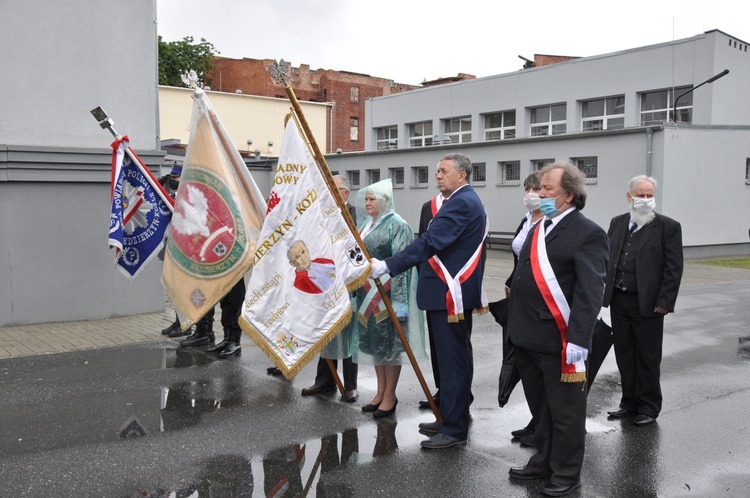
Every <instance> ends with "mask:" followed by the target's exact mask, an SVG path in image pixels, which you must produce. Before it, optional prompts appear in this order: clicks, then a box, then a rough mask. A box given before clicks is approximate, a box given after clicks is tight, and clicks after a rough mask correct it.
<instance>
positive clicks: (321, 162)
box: [269, 59, 443, 424]
mask: <svg viewBox="0 0 750 498" xmlns="http://www.w3.org/2000/svg"><path fill="white" fill-rule="evenodd" d="M288 70H289V68H288V66H287V64H286V62H285V61H284V60H283V59H282V60H281V61H280V62H279V63H277V64H274V65H272V66H271V67H270V68H269V72H270V73H271V76H272V77H273V78H274V79H276V80H280V81H281V82H282V83H283V84H284V88H285V90H286V94H287V96H288V97H289V100H290V101H291V103H292V109H293V110H294V116H295V118H296V119H297V120H298V122H299V124H300V126H301V127H302V130H303V131H304V134H305V137H306V138H307V141H308V144H309V145H310V148H311V149H312V151H313V155H314V157H315V160H316V162H317V164H318V169H319V170H320V172H321V173H322V174H323V178H325V181H326V184H327V185H328V189H329V190H330V191H331V193H332V194H333V198H334V199H336V204H338V206H339V209H340V210H341V214H343V216H344V219H345V220H346V224H347V225H348V226H349V229H350V230H351V232H352V235H354V239H355V240H356V241H357V244H359V247H360V248H361V249H362V253H363V254H364V255H365V257H366V258H367V261H371V260H372V258H371V257H370V253H369V252H368V251H367V248H366V247H365V244H364V242H363V241H362V238H361V237H360V235H359V231H358V230H357V227H356V225H355V223H354V220H353V219H352V217H351V215H350V214H349V210H348V209H346V204H345V203H344V199H343V197H341V193H340V192H339V191H338V189H337V188H336V186H335V183H334V181H333V175H331V170H330V168H328V163H327V162H326V160H325V157H324V156H323V153H322V152H321V151H320V147H318V144H317V142H316V141H315V137H313V134H312V131H311V130H310V126H309V125H308V124H307V120H306V119H305V115H304V113H303V112H302V108H301V107H300V105H299V101H298V100H297V96H296V95H295V94H294V89H292V86H291V84H290V83H289V82H288ZM374 281H375V285H376V286H377V288H378V292H379V293H380V296H381V298H382V300H383V304H385V307H386V309H387V310H388V315H389V316H390V317H391V322H393V326H394V328H395V329H396V332H397V333H398V335H399V338H400V339H401V343H402V344H403V345H404V350H405V351H406V354H407V356H408V357H409V361H410V362H411V366H412V368H414V373H416V374H417V378H418V379H419V383H420V384H421V386H422V390H423V391H424V393H425V396H427V402H428V403H429V404H430V408H431V409H432V412H433V413H434V414H435V418H436V419H437V422H438V424H441V423H442V422H443V419H442V417H441V416H440V412H439V411H438V408H437V405H436V404H435V400H434V399H433V398H432V394H431V393H430V388H429V387H427V383H426V382H425V380H424V376H423V375H422V370H421V369H420V368H419V364H417V359H416V358H415V357H414V352H413V351H412V349H411V346H410V345H409V341H408V340H407V339H406V334H404V329H403V328H402V327H401V322H399V320H398V317H397V316H396V311H395V310H394V309H393V305H392V304H391V300H390V299H389V298H388V294H387V293H386V291H385V288H384V287H383V284H382V283H381V282H380V279H379V278H376V279H374ZM329 361H330V360H329ZM332 366H333V365H332V362H331V363H330V364H329V367H332ZM332 370H334V369H332ZM334 371H335V370H334ZM336 379H337V380H338V374H337V375H336ZM340 382H341V381H340V380H338V383H339V385H340ZM339 388H340V389H342V387H339Z"/></svg>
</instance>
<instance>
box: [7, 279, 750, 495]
mask: <svg viewBox="0 0 750 498" xmlns="http://www.w3.org/2000/svg"><path fill="white" fill-rule="evenodd" d="M746 272H747V271H746ZM745 276H747V278H745ZM490 296H491V299H492V293H491V294H490ZM749 303H750V272H747V273H744V274H743V277H742V278H741V279H731V278H730V279H727V281H717V282H704V281H701V280H700V279H693V280H690V281H688V282H685V283H683V287H682V290H681V292H680V297H679V299H678V308H677V310H676V313H675V314H673V315H669V316H668V317H667V319H666V322H665V330H666V334H665V341H664V360H663V362H662V388H663V391H664V409H663V411H662V413H661V415H660V417H659V419H658V421H657V423H656V424H652V425H650V426H644V427H635V426H634V425H633V424H632V419H624V420H608V419H607V413H606V412H607V411H608V410H612V409H615V408H616V407H617V406H618V402H619V395H620V391H619V376H618V374H617V369H616V365H615V361H614V353H613V352H612V351H611V352H610V354H609V356H608V357H607V359H606V361H605V363H604V365H603V366H602V368H601V370H600V371H599V374H598V376H597V378H596V380H595V382H594V384H593V386H592V389H591V392H590V395H589V404H588V419H587V431H588V435H587V439H586V456H585V462H584V466H583V474H582V482H583V486H582V488H581V489H580V490H579V491H577V492H575V493H573V494H572V495H571V496H586V497H589V496H590V497H649V496H664V497H672V496H680V497H681V496H696V497H698V496H701V497H702V496H711V497H718V496H737V497H746V496H750V417H749V416H748V411H749V410H750V389H749V388H748V385H749V384H750V342H747V343H744V344H743V343H740V341H738V338H739V337H741V336H750V306H749ZM156 333H157V334H158V332H156ZM472 342H473V344H474V356H475V376H474V384H473V392H474V395H475V402H474V404H473V405H472V409H471V412H472V419H473V421H472V426H471V429H470V434H469V442H468V444H467V445H466V446H465V447H463V448H451V449H447V450H423V449H421V448H420V446H419V441H421V440H422V439H424V436H422V435H420V434H419V433H418V432H417V424H418V423H420V422H425V421H431V420H433V417H432V415H431V413H430V412H429V411H425V410H420V409H419V408H418V407H417V402H418V401H419V400H420V399H423V394H422V393H421V389H420V386H419V383H418V381H417V379H416V376H415V374H414V373H413V372H412V371H411V370H410V369H409V368H408V367H405V368H404V371H403V373H402V375H401V381H400V383H399V387H398V395H399V404H398V408H397V410H396V413H395V415H394V416H393V417H391V418H386V419H380V420H377V421H376V420H374V419H373V418H372V417H371V416H368V415H367V414H365V413H363V412H362V411H361V410H360V408H361V406H363V405H364V404H367V403H368V402H369V400H370V399H371V397H372V396H373V395H374V392H375V376H374V371H373V370H372V367H368V366H361V367H360V375H359V391H360V394H361V397H360V399H359V400H358V401H357V402H355V403H352V404H350V403H346V402H344V401H342V400H341V399H340V397H339V395H338V394H331V395H318V396H311V397H302V396H300V390H301V388H302V387H305V386H308V385H311V384H312V383H313V378H314V375H315V364H314V363H313V364H311V365H309V366H308V367H306V368H305V369H304V370H303V372H302V373H301V374H300V375H298V376H297V377H296V378H295V379H293V380H292V381H288V380H285V379H284V378H283V377H273V376H270V375H268V374H267V373H266V367H268V366H270V362H269V360H268V359H267V358H266V357H265V356H264V355H263V353H262V352H260V350H258V348H256V347H255V346H254V345H253V344H252V342H251V341H249V339H247V338H243V353H242V356H241V357H240V358H234V359H229V360H219V359H217V358H216V357H214V356H211V355H207V354H206V353H204V352H203V351H202V348H200V349H187V348H180V347H179V346H178V344H177V341H176V340H164V341H161V342H152V343H143V344H133V345H126V346H119V347H111V348H99V349H90V350H85V351H75V352H68V353H57V354H47V355H37V356H26V357H19V358H6V359H2V360H0V413H2V419H1V421H0V496H2V497H20V496H30V497H49V496H54V497H57V496H60V497H69V496H76V497H79V496H92V497H105V496H106V497H208V496H210V497H223V496H321V497H322V496H336V497H344V496H356V497H369V496H373V497H379V496H382V497H401V496H403V497H407V496H408V497H411V496H446V497H452V496H458V497H463V496H467V497H469V496H471V497H475V496H479V497H485V496H486V497H490V496H501V497H526V496H539V489H541V486H542V484H543V482H534V481H531V482H525V483H516V482H513V481H510V480H509V479H508V469H509V468H510V467H511V466H521V465H523V464H525V462H526V461H527V459H528V458H529V457H530V455H531V452H532V451H533V450H531V449H528V448H522V447H520V445H519V444H518V442H512V441H511V439H510V431H511V430H514V429H519V428H521V427H523V426H525V424H526V423H527V422H528V419H529V412H528V409H527V408H526V405H525V401H524V398H523V392H522V389H521V386H520V385H519V386H518V387H517V388H516V390H515V391H514V393H513V395H512V396H511V399H510V402H509V403H508V405H506V406H505V407H503V408H499V407H498V404H497V378H498V374H499V371H500V358H501V350H500V344H501V337H500V328H499V326H498V325H497V324H495V322H494V320H493V319H492V317H491V316H490V315H485V316H482V317H477V318H475V321H474V333H473V338H472ZM422 368H423V373H424V376H425V378H426V379H427V381H428V384H429V385H432V374H431V371H430V368H429V363H425V364H423V365H422Z"/></svg>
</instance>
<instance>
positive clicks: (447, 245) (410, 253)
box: [372, 154, 487, 448]
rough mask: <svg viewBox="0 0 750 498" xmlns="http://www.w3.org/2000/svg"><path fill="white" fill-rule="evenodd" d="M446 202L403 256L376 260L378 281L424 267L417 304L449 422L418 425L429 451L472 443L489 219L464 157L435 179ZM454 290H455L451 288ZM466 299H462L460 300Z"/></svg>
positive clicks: (444, 165)
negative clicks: (475, 346)
mask: <svg viewBox="0 0 750 498" xmlns="http://www.w3.org/2000/svg"><path fill="white" fill-rule="evenodd" d="M435 178H436V180H437V184H438V189H439V190H440V192H441V193H442V194H443V196H444V197H445V198H446V200H445V201H444V203H443V206H442V207H441V208H440V210H439V211H438V213H437V215H435V217H434V218H433V219H432V222H431V223H430V224H429V227H428V228H427V231H426V232H425V233H423V234H422V235H421V236H420V237H418V238H417V239H416V240H415V241H414V242H412V243H411V244H409V245H408V246H406V247H405V248H404V249H403V250H402V251H401V252H399V253H398V254H395V255H394V256H392V257H390V258H388V259H386V260H385V261H378V260H376V259H373V262H372V263H373V278H378V277H379V276H380V275H383V274H384V273H391V275H398V274H399V273H401V272H403V271H405V270H407V269H409V268H411V267H413V266H415V265H418V264H420V265H421V266H420V268H419V281H418V283H417V304H418V306H419V309H422V310H426V311H427V320H428V321H429V322H430V324H431V326H432V332H433V335H434V340H435V348H436V351H437V357H438V364H439V369H440V406H439V409H440V415H441V417H442V419H443V423H442V424H440V425H438V424H437V422H432V423H426V424H420V429H421V430H422V432H424V433H425V434H431V437H430V438H429V439H427V440H425V441H422V443H421V445H422V447H424V448H448V447H451V446H456V445H463V444H465V443H466V438H467V436H468V431H469V404H470V402H471V399H470V397H471V381H472V370H473V368H472V364H471V362H472V350H471V324H472V310H474V309H482V307H483V304H482V302H483V300H482V277H483V274H484V265H483V262H482V252H483V250H484V239H485V236H486V233H487V214H486V212H485V210H484V206H483V205H482V201H481V200H480V199H479V196H478V195H477V193H476V192H475V191H474V189H472V188H471V186H470V185H469V181H470V178H471V160H470V159H469V158H468V157H467V156H465V155H463V154H450V155H447V156H444V157H443V158H442V159H441V160H440V162H439V163H438V167H437V172H436V174H435ZM449 284H450V287H449ZM458 296H461V299H458Z"/></svg>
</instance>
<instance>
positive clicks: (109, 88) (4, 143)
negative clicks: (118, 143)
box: [0, 0, 164, 326]
mask: <svg viewBox="0 0 750 498" xmlns="http://www.w3.org/2000/svg"><path fill="white" fill-rule="evenodd" d="M154 7H155V4H154V1H153V0H133V1H131V2H127V4H123V3H122V2H117V1H115V0H102V1H98V2H53V1H50V0H44V1H39V2H25V1H22V0H5V1H3V2H2V9H1V13H0V66H2V68H3V70H2V71H0V89H1V90H2V98H0V326H5V325H16V324H26V323H39V322H50V321H67V320H84V319H99V318H107V317H112V316H120V315H128V314H134V313H145V312H153V311H157V310H160V309H164V291H163V289H162V286H161V283H160V281H159V280H160V275H161V269H160V265H159V264H158V263H152V265H151V266H150V267H149V268H148V269H147V270H146V271H145V272H144V273H143V274H142V275H141V276H139V278H138V280H137V281H136V282H135V283H130V282H129V281H128V280H127V279H125V277H123V276H122V275H120V274H119V272H117V271H116V270H115V268H114V267H113V264H112V262H113V257H114V256H113V253H112V252H111V251H110V250H109V248H108V246H107V235H108V226H109V198H110V194H109V188H110V187H109V178H110V172H109V171H110V161H111V159H110V158H111V149H110V148H109V144H110V143H111V142H112V140H113V138H112V136H111V135H110V134H109V132H107V131H105V130H102V129H101V128H100V127H99V126H98V125H97V123H96V121H95V120H94V118H93V117H92V116H91V114H90V110H91V109H93V108H94V107H97V106H102V107H103V108H104V109H105V110H106V111H107V112H108V113H109V114H110V116H111V117H112V119H113V120H114V121H115V127H116V129H117V131H118V132H120V133H122V134H127V135H129V137H130V139H131V145H132V146H133V148H134V149H135V150H136V152H137V153H138V154H139V155H141V157H142V158H143V159H144V161H146V163H147V164H148V165H149V167H151V169H152V170H153V171H157V170H158V166H159V164H160V163H161V162H162V157H163V153H162V152H161V151H159V150H158V145H157V144H158V138H159V137H158V136H157V133H158V132H157V130H158V106H157V81H156V79H157V66H156V64H157V59H156V52H157V47H156V24H155V18H154V15H155V11H154Z"/></svg>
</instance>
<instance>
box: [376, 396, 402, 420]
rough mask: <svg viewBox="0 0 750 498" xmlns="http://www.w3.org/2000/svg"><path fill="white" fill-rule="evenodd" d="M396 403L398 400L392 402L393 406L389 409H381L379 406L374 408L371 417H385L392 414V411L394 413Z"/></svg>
mask: <svg viewBox="0 0 750 498" xmlns="http://www.w3.org/2000/svg"><path fill="white" fill-rule="evenodd" d="M397 404H398V400H396V402H395V403H393V408H391V409H390V410H381V409H380V408H378V409H377V410H375V413H373V414H372V417H373V418H383V417H387V416H389V415H393V414H394V413H396V405H397Z"/></svg>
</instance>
